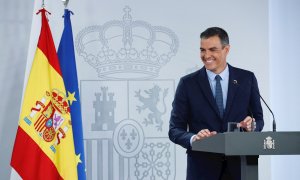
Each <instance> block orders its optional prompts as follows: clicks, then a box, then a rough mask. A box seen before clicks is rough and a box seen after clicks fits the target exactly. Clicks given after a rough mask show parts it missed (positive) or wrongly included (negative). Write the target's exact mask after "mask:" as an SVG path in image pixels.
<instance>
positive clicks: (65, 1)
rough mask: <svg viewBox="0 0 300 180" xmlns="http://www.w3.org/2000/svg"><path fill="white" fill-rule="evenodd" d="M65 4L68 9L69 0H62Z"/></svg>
mask: <svg viewBox="0 0 300 180" xmlns="http://www.w3.org/2000/svg"><path fill="white" fill-rule="evenodd" d="M62 2H63V4H64V6H65V9H67V7H68V4H69V0H62Z"/></svg>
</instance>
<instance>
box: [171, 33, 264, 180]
mask: <svg viewBox="0 0 300 180" xmlns="http://www.w3.org/2000/svg"><path fill="white" fill-rule="evenodd" d="M200 39H201V40H200V56H201V59H202V62H203V64H204V67H203V68H201V69H200V70H198V71H196V72H194V73H192V74H189V75H187V76H185V77H182V78H181V79H180V82H179V84H178V87H177V90H176V93H175V97H174V101H173V104H172V105H173V109H172V112H171V119H170V127H169V138H170V140H171V141H172V142H174V143H176V144H179V145H181V146H182V147H184V148H186V149H187V176H186V177H187V179H188V180H219V179H223V180H225V179H226V180H227V179H229V180H231V179H233V180H239V179H241V166H240V157H238V156H231V157H230V156H225V155H222V154H215V153H206V152H197V151H192V150H191V145H192V143H193V142H194V141H201V140H202V139H204V138H208V137H210V136H213V135H216V134H217V133H223V132H226V131H227V124H228V122H237V123H238V125H239V126H240V127H241V128H242V130H243V131H244V132H249V131H253V130H254V131H261V130H262V129H263V126H264V120H263V112H262V107H261V104H260V97H259V89H258V84H257V80H256V78H255V76H254V74H253V73H252V72H250V71H247V70H243V69H239V68H236V67H233V66H231V65H229V64H228V63H227V60H226V58H227V55H228V53H229V50H230V44H229V38H228V34H227V32H226V31H224V30H223V29H221V28H219V27H211V28H208V29H206V30H205V31H204V32H202V33H201V35H200ZM254 121H255V122H256V127H255V129H254V128H253V126H251V124H253V123H252V122H254Z"/></svg>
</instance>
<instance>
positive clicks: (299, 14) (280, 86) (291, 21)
mask: <svg viewBox="0 0 300 180" xmlns="http://www.w3.org/2000/svg"><path fill="white" fill-rule="evenodd" d="M269 13H270V18H269V19H270V31H269V37H270V69H271V71H270V81H271V86H270V94H271V106H272V108H273V111H274V113H275V118H276V122H277V131H299V130H300V124H299V116H298V114H299V112H300V105H299V102H300V95H299V92H300V80H299V78H300V74H299V67H300V59H299V52H300V20H299V18H300V1H298V0H284V1H282V0H270V5H269ZM271 163H272V167H271V169H272V180H281V179H289V180H297V179H299V177H300V172H299V169H300V156H299V155H298V156H272V158H271Z"/></svg>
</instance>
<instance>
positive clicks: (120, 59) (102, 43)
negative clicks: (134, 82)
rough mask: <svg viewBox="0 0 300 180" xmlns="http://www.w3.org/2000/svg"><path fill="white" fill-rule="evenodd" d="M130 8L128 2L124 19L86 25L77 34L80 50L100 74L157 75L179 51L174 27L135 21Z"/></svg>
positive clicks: (117, 76) (111, 76)
mask: <svg viewBox="0 0 300 180" xmlns="http://www.w3.org/2000/svg"><path fill="white" fill-rule="evenodd" d="M130 12H131V8H130V7H128V6H126V7H125V8H124V15H123V20H112V21H108V22H106V23H104V24H103V25H101V26H89V27H86V28H85V29H83V30H82V31H80V32H79V33H78V35H77V37H76V42H75V46H76V50H77V53H78V54H79V56H81V57H82V58H83V59H84V60H85V61H86V62H87V63H88V64H89V65H91V66H92V67H93V68H94V69H96V71H97V73H98V76H99V77H100V78H103V79H107V80H116V79H118V80H120V79H126V80H131V79H150V78H155V77H157V76H158V74H159V71H160V68H161V67H163V66H164V65H165V64H167V63H168V62H169V61H170V60H171V59H172V58H173V57H174V56H175V55H176V53H177V51H178V44H179V43H178V38H177V36H176V34H175V33H174V32H173V31H172V30H170V29H169V28H166V27H162V26H152V25H151V24H149V23H147V22H145V21H140V20H137V21H135V20H133V19H132V16H131V14H130Z"/></svg>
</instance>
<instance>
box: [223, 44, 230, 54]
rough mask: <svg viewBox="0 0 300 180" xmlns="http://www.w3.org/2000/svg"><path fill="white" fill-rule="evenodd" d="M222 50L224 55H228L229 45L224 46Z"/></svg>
mask: <svg viewBox="0 0 300 180" xmlns="http://www.w3.org/2000/svg"><path fill="white" fill-rule="evenodd" d="M224 50H225V52H226V54H228V53H229V50H230V45H229V44H228V45H226V46H225V47H224Z"/></svg>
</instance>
